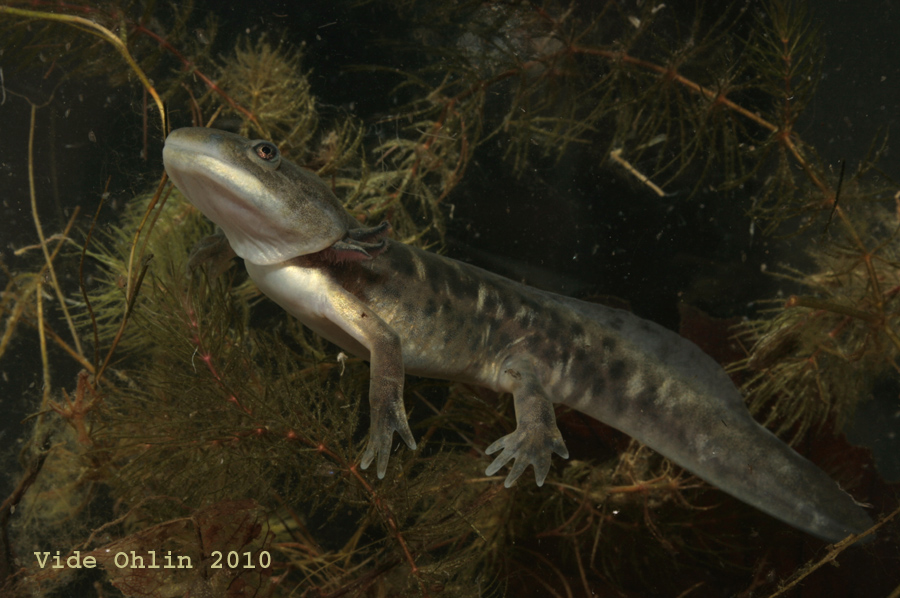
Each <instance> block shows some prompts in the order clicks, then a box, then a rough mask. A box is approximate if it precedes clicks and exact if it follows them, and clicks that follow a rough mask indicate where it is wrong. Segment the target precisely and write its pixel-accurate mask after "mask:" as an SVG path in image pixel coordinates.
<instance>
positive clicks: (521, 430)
mask: <svg viewBox="0 0 900 598" xmlns="http://www.w3.org/2000/svg"><path fill="white" fill-rule="evenodd" d="M500 449H503V452H501V453H500V454H499V455H498V456H497V458H496V459H494V462H493V463H491V464H490V465H489V466H488V468H487V469H486V470H485V472H484V473H485V475H489V476H492V475H494V474H495V473H497V472H498V471H500V469H501V468H502V467H503V466H504V465H506V464H507V463H508V462H509V461H510V460H512V459H515V464H514V465H513V466H512V469H511V470H510V472H509V475H508V476H506V481H505V482H504V483H503V485H504V486H506V487H507V488H509V487H510V486H512V485H513V482H515V481H516V479H518V477H519V476H520V475H522V472H524V471H525V468H526V467H528V465H529V464H531V465H533V466H534V479H535V481H536V482H537V485H538V486H542V485H543V484H544V480H545V479H546V478H547V473H548V472H549V471H550V461H551V455H552V454H553V453H556V454H557V455H559V456H560V457H562V458H563V459H568V458H569V451H568V449H567V448H566V443H565V442H564V441H563V438H562V434H560V432H559V429H557V428H556V426H555V425H554V426H553V428H552V429H551V428H549V427H548V426H546V425H544V424H542V423H540V422H537V423H533V424H526V425H524V426H523V425H519V426H518V427H517V428H516V431H515V432H513V433H512V434H507V435H506V436H504V437H503V438H501V439H499V440H497V441H496V442H494V443H493V444H491V446H489V447H487V449H485V451H484V452H485V453H487V454H488V455H491V454H493V453H496V452H497V451H499V450H500Z"/></svg>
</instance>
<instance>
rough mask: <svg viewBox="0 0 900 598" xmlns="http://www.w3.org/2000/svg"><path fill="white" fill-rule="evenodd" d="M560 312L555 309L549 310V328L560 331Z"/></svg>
mask: <svg viewBox="0 0 900 598" xmlns="http://www.w3.org/2000/svg"><path fill="white" fill-rule="evenodd" d="M561 323H562V322H560V319H559V313H558V312H557V311H556V310H555V309H550V310H547V323H546V325H547V329H548V330H552V331H554V332H559V327H560V324H561Z"/></svg>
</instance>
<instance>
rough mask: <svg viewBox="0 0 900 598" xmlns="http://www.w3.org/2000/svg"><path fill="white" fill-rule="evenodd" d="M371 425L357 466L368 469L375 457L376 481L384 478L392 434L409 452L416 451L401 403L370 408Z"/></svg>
mask: <svg viewBox="0 0 900 598" xmlns="http://www.w3.org/2000/svg"><path fill="white" fill-rule="evenodd" d="M371 418H372V423H371V428H370V429H369V442H368V444H367V445H366V450H365V451H364V452H363V456H362V460H361V461H360V463H359V466H360V467H361V468H362V469H368V468H369V465H371V464H372V461H373V460H374V459H375V457H376V456H377V457H378V463H377V466H376V468H375V471H376V473H377V474H378V479H382V478H384V474H385V473H387V464H388V458H389V457H390V456H391V444H392V441H393V438H394V432H397V434H399V435H400V438H402V439H403V442H405V443H406V446H408V447H409V448H410V450H416V441H415V440H414V439H413V435H412V430H410V429H409V422H408V421H407V419H406V412H404V410H403V402H402V401H396V402H390V403H386V404H379V405H377V406H376V405H373V406H372V415H371Z"/></svg>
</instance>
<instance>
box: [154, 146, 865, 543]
mask: <svg viewBox="0 0 900 598" xmlns="http://www.w3.org/2000/svg"><path fill="white" fill-rule="evenodd" d="M260 144H266V145H265V146H264V147H263V150H264V151H262V152H260V156H258V157H260V158H262V159H264V160H265V159H269V158H270V157H271V150H272V148H271V147H269V146H270V145H271V144H267V142H258V141H253V142H251V141H249V140H246V139H243V138H241V137H238V136H235V135H230V134H223V133H210V132H209V131H206V130H202V129H199V130H198V129H187V130H185V129H182V130H179V131H175V132H173V133H172V135H171V136H170V138H169V140H168V141H167V145H166V153H165V161H166V169H167V171H168V172H169V174H170V176H172V178H173V180H174V181H175V183H176V185H178V186H179V188H182V189H183V190H184V189H186V188H189V189H190V192H189V193H190V194H192V195H189V198H190V199H191V201H193V202H194V203H195V204H196V205H198V206H200V207H202V206H207V205H210V204H211V203H214V202H220V203H227V202H243V201H244V198H242V197H241V195H242V194H250V193H251V191H246V192H245V191H243V190H242V186H241V185H240V184H239V183H237V182H235V181H239V179H240V176H241V173H242V172H244V171H249V168H248V167H247V166H245V165H244V164H243V162H244V161H251V162H254V166H253V167H254V168H258V165H257V164H255V162H256V158H257V156H255V155H254V153H253V151H251V150H248V148H251V149H253V148H259V146H260ZM192 153H203V154H204V155H207V156H209V157H210V160H212V161H215V162H216V163H217V167H216V168H215V169H214V170H216V173H215V174H214V175H212V174H208V173H207V172H204V171H201V170H199V169H197V168H196V166H194V165H193V163H190V164H189V163H188V159H189V156H190V155H191V154H192ZM277 168H278V166H277V165H276V166H275V167H274V168H273V170H276V169H277ZM220 171H222V172H227V173H228V174H227V176H228V177H229V186H228V190H227V192H223V191H222V186H221V185H218V184H217V183H216V181H217V180H218V179H214V176H216V177H218V176H221V175H220V174H219V172H220ZM204 177H206V178H204ZM258 178H259V177H258V176H257V175H254V180H253V185H250V184H249V183H248V185H247V189H251V188H252V189H257V188H258V187H259V180H258ZM210 181H212V182H210ZM279 185H280V187H279V189H280V191H279V192H280V193H282V194H283V193H285V192H284V191H283V190H281V189H282V188H283V187H284V185H283V184H282V183H279ZM263 186H265V185H263ZM205 188H210V189H212V191H210V192H204V189H205ZM311 188H312V186H311V184H310V181H309V179H308V177H307V176H305V175H304V177H303V188H302V192H301V193H299V194H296V195H295V196H290V197H285V198H284V199H283V203H284V204H287V205H290V206H291V209H292V210H294V211H296V209H295V205H294V204H295V203H302V205H303V213H304V218H309V214H314V209H313V208H314V206H315V204H316V203H317V202H319V201H321V203H322V206H323V213H327V223H328V226H327V227H326V226H324V225H322V226H320V227H319V228H327V229H328V230H331V229H332V228H333V225H332V224H331V223H334V222H343V223H346V230H345V233H344V235H343V236H342V237H341V238H340V240H338V241H333V240H332V241H329V244H328V247H327V248H325V249H321V250H318V251H313V252H305V253H302V254H301V253H298V254H297V255H296V256H295V257H292V258H290V259H286V260H283V261H279V262H275V263H272V262H271V261H269V260H262V259H261V260H254V255H253V253H252V252H244V255H241V257H243V258H244V260H245V262H244V263H245V266H246V268H247V271H248V273H249V274H250V276H251V278H252V279H253V280H254V281H255V282H256V284H257V285H258V286H259V288H260V289H261V290H262V291H263V292H264V293H265V294H266V295H268V296H269V297H270V298H271V299H273V300H274V301H275V302H277V303H278V304H279V305H281V306H282V307H283V308H284V309H286V310H287V311H288V312H290V313H291V314H293V315H294V316H296V317H297V318H298V319H300V320H301V321H302V322H303V323H304V324H306V325H307V326H308V327H310V328H311V329H312V330H314V331H316V332H317V333H319V334H321V335H322V336H324V337H325V338H327V339H329V340H330V341H332V342H334V343H335V344H337V345H339V346H340V347H342V348H343V349H345V350H347V351H348V352H351V353H353V354H355V355H357V356H359V357H362V358H364V359H367V360H369V361H370V363H371V379H370V388H369V401H370V406H371V429H370V437H369V443H368V445H367V447H366V450H365V452H364V453H363V457H362V461H361V466H362V467H363V468H364V469H365V468H367V467H368V466H369V465H370V464H371V463H372V462H373V461H376V470H377V473H378V476H379V477H383V476H384V475H385V472H386V469H387V462H388V457H389V455H390V449H391V443H392V436H393V433H394V432H397V433H398V434H399V435H400V437H401V438H402V439H403V440H404V441H405V442H406V444H407V445H408V446H409V447H410V448H415V441H414V440H413V436H412V432H411V431H410V429H409V424H408V423H407V419H406V414H405V411H404V408H403V379H404V374H405V373H407V372H408V373H412V374H416V375H420V376H427V377H433V378H443V379H448V380H458V381H463V382H467V383H471V384H477V385H482V386H486V387H488V388H491V389H494V390H496V391H499V392H510V393H512V394H513V397H514V401H515V411H516V424H517V427H516V430H515V432H513V433H512V434H510V435H507V436H505V437H503V438H501V439H500V440H498V441H496V442H495V443H493V444H492V445H491V446H489V447H488V448H487V452H488V454H492V453H495V452H498V451H499V452H500V454H499V455H498V457H497V458H496V459H495V460H494V462H493V463H492V464H491V465H490V466H489V467H488V468H487V474H488V475H493V474H494V473H496V472H497V471H499V470H500V469H501V468H502V467H503V466H504V465H506V464H507V463H508V462H510V461H513V465H512V469H511V471H510V473H509V475H508V477H507V479H506V485H507V486H509V485H510V484H512V483H513V482H514V481H515V480H516V479H517V478H518V477H519V476H520V475H521V474H522V472H523V471H524V470H525V468H526V467H527V466H528V465H529V464H531V465H532V466H533V467H534V470H535V477H536V480H537V483H538V485H540V484H542V483H543V481H544V479H545V477H546V475H547V472H548V471H549V468H550V464H551V456H552V453H554V452H555V453H557V454H558V455H560V456H562V457H567V456H568V451H567V450H566V447H565V443H564V441H563V438H562V435H561V434H560V432H559V429H558V428H557V426H556V420H555V416H554V412H553V403H563V404H566V405H569V406H570V407H572V408H574V409H577V410H579V411H582V412H584V413H587V414H588V415H591V416H593V417H595V418H597V419H599V420H600V421H603V422H605V423H607V424H610V425H612V426H614V427H616V428H618V429H620V430H622V431H624V432H626V433H628V434H630V435H632V436H633V437H635V438H637V439H638V440H640V441H641V442H644V443H645V444H647V445H648V446H650V447H652V448H654V449H656V450H657V451H659V452H660V453H662V454H663V455H665V456H667V457H669V458H670V459H672V460H673V461H675V462H676V463H678V464H680V465H682V466H683V467H685V468H686V469H688V470H690V471H692V472H693V473H695V474H697V475H698V476H700V477H701V478H703V479H705V480H707V481H709V482H710V483H712V484H714V485H715V486H717V487H719V488H721V489H722V490H724V491H726V492H728V493H730V494H732V495H734V496H736V497H737V498H739V499H741V500H743V501H745V502H747V503H749V504H752V505H754V506H756V507H758V508H760V509H761V510H763V511H765V512H767V513H770V514H771V515H774V516H775V517H778V518H780V519H782V520H783V521H785V522H787V523H789V524H791V525H794V526H796V527H798V528H800V529H802V530H805V531H807V532H809V533H811V534H813V535H816V536H818V537H821V538H823V539H827V540H832V541H833V540H838V539H841V538H843V537H845V536H846V535H848V534H850V533H856V532H860V531H863V530H865V529H866V528H867V527H869V525H870V524H871V522H870V519H869V518H868V516H867V515H866V514H865V513H864V512H863V511H862V509H860V507H859V506H857V505H856V503H855V502H854V501H853V499H852V498H851V497H850V496H849V495H848V494H846V493H845V492H843V491H842V490H841V489H840V488H839V487H838V486H837V484H835V483H834V481H832V480H831V479H830V478H829V477H828V476H827V475H826V474H825V473H824V472H822V471H821V470H820V469H818V468H817V467H816V466H815V465H813V464H812V463H810V462H809V461H807V460H806V459H804V458H803V457H801V456H800V455H798V454H797V453H795V452H794V451H793V450H791V449H790V448H789V447H788V446H786V445H785V444H784V443H782V442H781V441H780V440H778V439H777V438H776V437H775V436H774V435H772V434H771V433H769V432H768V431H767V430H765V429H764V428H762V427H761V426H759V425H758V424H757V423H756V422H755V421H754V420H753V419H752V418H751V417H750V414H749V412H748V411H747V409H746V407H745V405H744V403H743V400H742V398H741V396H740V393H739V392H738V391H737V389H736V388H735V387H734V385H733V384H732V382H731V380H730V379H729V378H728V376H727V375H726V374H725V373H724V372H723V371H722V369H721V368H720V367H719V366H718V365H717V364H716V363H715V362H714V361H713V360H712V359H711V358H709V357H708V356H706V355H705V354H704V353H703V352H702V351H700V349H699V348H697V347H696V346H695V345H694V344H692V343H690V342H689V341H687V340H685V339H683V338H681V337H680V336H678V335H677V334H675V333H673V332H671V331H669V330H666V329H664V328H662V327H660V326H658V325H656V324H654V323H652V322H648V321H646V320H642V319H640V318H638V317H636V316H634V315H632V314H630V313H628V312H624V311H622V310H617V309H612V308H608V307H604V306H601V305H596V304H592V303H586V302H582V301H578V300H575V299H570V298H566V297H561V296H558V295H554V294H552V293H546V292H542V291H539V290H537V289H533V288H531V287H527V286H525V285H521V284H518V283H516V282H513V281H511V280H508V279H506V278H503V277H501V276H498V275H495V274H492V273H490V272H486V271H484V270H481V269H479V268H476V267H473V266H470V265H467V264H463V263H460V262H457V261H454V260H451V259H448V258H445V257H442V256H439V255H436V254H433V253H430V252H426V251H422V250H419V249H417V248H414V247H410V246H407V245H404V244H402V243H398V242H395V241H391V240H389V239H387V238H385V237H386V235H387V233H388V229H387V227H386V226H381V227H375V228H372V229H365V228H361V227H359V225H358V224H356V223H355V222H354V221H352V219H342V218H340V217H339V216H336V215H335V214H334V213H333V206H334V205H335V200H334V199H333V195H331V192H330V190H328V188H327V187H326V186H325V185H324V184H321V185H320V187H319V188H317V189H314V192H311V191H310V189H311ZM204 193H205V195H204V197H194V195H197V194H204ZM254 193H255V191H254ZM273 195H275V194H273ZM317 195H318V196H321V197H317ZM266 201H268V200H266ZM266 201H263V202H259V201H255V203H253V205H254V206H258V205H260V203H262V204H265V203H266ZM254 209H255V210H257V209H259V208H258V207H254ZM204 211H206V210H204ZM222 211H223V210H220V209H218V208H217V213H220V212H222ZM273 213H274V212H273ZM277 213H278V214H283V213H284V209H283V206H279V209H278V210H277ZM257 216H259V215H257ZM264 216H265V215H262V216H259V217H258V220H259V221H265V217H264ZM305 225H306V222H305V221H302V220H301V221H299V222H297V223H296V224H295V225H293V226H294V228H297V229H302V227H303V226H305ZM278 226H279V227H280V228H282V229H283V228H285V227H286V225H285V223H284V222H280V223H279V225H278ZM226 234H227V229H226ZM273 236H274V235H273ZM244 241H245V243H244V244H245V245H246V244H247V243H246V239H245V240H244ZM303 242H304V243H308V242H309V241H307V240H304V241H303ZM232 246H234V243H232ZM235 251H237V249H235ZM238 254H239V255H240V254H241V252H240V251H238ZM259 262H266V263H259Z"/></svg>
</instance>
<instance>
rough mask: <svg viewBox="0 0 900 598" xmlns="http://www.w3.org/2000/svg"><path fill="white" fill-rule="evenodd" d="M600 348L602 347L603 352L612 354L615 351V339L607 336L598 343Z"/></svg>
mask: <svg viewBox="0 0 900 598" xmlns="http://www.w3.org/2000/svg"><path fill="white" fill-rule="evenodd" d="M600 346H601V347H603V350H604V351H609V352H613V351H615V350H616V339H614V338H613V337H611V336H607V337H605V338H604V339H603V340H602V341H600Z"/></svg>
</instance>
